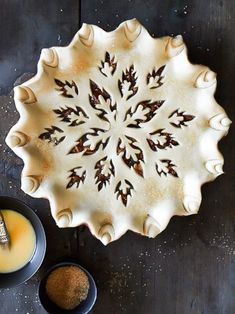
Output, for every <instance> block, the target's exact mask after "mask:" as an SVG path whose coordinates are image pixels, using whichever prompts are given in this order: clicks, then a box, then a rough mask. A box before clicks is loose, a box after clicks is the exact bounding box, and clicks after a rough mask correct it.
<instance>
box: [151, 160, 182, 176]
mask: <svg viewBox="0 0 235 314" xmlns="http://www.w3.org/2000/svg"><path fill="white" fill-rule="evenodd" d="M175 167H176V165H174V164H173V163H172V161H171V160H170V159H161V160H158V161H157V162H156V170H157V173H158V175H159V176H160V177H161V175H162V174H164V175H165V176H167V175H169V174H171V175H172V176H173V177H176V178H178V173H177V172H176V170H175V169H174V168H175Z"/></svg>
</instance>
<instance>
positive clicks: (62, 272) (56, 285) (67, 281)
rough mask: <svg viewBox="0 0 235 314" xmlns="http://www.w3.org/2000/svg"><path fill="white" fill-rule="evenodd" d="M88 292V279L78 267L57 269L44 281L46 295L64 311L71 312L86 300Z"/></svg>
mask: <svg viewBox="0 0 235 314" xmlns="http://www.w3.org/2000/svg"><path fill="white" fill-rule="evenodd" d="M88 291H89V281H88V277H87V275H86V274H85V272H84V271H83V270H81V268H79V267H78V266H73V265H71V266H61V267H58V268H56V269H54V270H53V271H52V272H51V273H50V275H49V276H48V278H47V281H46V293H47V295H48V296H49V298H50V299H51V301H53V302H54V303H55V304H56V305H58V306H59V307H60V308H62V309H64V310H73V309H74V308H75V307H76V306H78V305H79V304H80V303H81V302H82V301H84V300H86V298H87V295H88Z"/></svg>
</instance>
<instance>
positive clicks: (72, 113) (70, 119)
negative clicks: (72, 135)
mask: <svg viewBox="0 0 235 314" xmlns="http://www.w3.org/2000/svg"><path fill="white" fill-rule="evenodd" d="M53 111H54V112H55V113H56V114H57V115H58V116H59V118H60V119H61V121H63V122H66V123H69V126H78V125H80V124H83V123H85V122H86V121H85V120H86V119H89V117H88V115H87V114H86V112H85V111H84V110H83V109H82V108H81V107H78V106H76V109H74V108H71V107H68V106H66V107H65V108H62V107H61V108H60V109H55V110H53Z"/></svg>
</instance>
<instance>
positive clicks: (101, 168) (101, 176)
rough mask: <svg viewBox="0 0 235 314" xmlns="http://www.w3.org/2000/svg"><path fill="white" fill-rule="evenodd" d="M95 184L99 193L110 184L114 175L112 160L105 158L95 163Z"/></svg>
mask: <svg viewBox="0 0 235 314" xmlns="http://www.w3.org/2000/svg"><path fill="white" fill-rule="evenodd" d="M95 169H96V170H97V171H96V173H95V179H96V181H95V183H96V184H98V191H100V190H101V189H102V188H103V187H104V186H106V184H107V183H109V182H110V178H111V176H114V175H115V169H114V165H113V162H112V159H108V158H107V156H106V157H104V158H102V159H100V160H99V161H97V163H96V164H95Z"/></svg>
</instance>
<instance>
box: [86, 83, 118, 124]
mask: <svg viewBox="0 0 235 314" xmlns="http://www.w3.org/2000/svg"><path fill="white" fill-rule="evenodd" d="M90 89H91V95H89V101H90V105H91V106H92V108H94V109H95V110H98V111H99V114H98V117H99V118H100V119H102V120H104V121H107V122H110V121H109V119H108V117H110V116H115V118H116V110H117V105H116V103H114V104H113V103H112V98H111V96H110V95H109V93H108V92H107V91H106V90H105V89H104V88H102V89H101V88H100V87H99V86H98V85H97V84H96V83H95V82H94V81H92V80H90Z"/></svg>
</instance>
